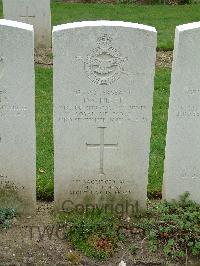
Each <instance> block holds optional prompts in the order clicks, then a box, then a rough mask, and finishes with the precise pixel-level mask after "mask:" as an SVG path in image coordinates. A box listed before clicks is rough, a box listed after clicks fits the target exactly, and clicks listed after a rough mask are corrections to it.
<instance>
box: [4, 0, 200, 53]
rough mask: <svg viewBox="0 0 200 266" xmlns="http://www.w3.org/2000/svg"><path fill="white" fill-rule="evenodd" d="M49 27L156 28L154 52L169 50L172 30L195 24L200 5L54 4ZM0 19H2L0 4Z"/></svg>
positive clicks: (56, 2) (57, 2)
mask: <svg viewBox="0 0 200 266" xmlns="http://www.w3.org/2000/svg"><path fill="white" fill-rule="evenodd" d="M51 10H52V24H53V25H59V24H63V23H67V22H74V21H83V20H98V19H106V20H123V21H130V22H136V23H143V24H147V25H150V26H154V27H156V29H157V31H158V48H159V49H165V50H170V49H172V48H173V43H174V32H175V27H176V26H177V25H180V24H184V23H189V22H194V21H199V20H200V5H181V6H168V5H152V6H151V5H148V6H137V5H119V4H118V5H111V4H66V3H63V2H62V1H58V0H54V1H53V2H52V4H51ZM0 17H3V12H2V1H1V0H0Z"/></svg>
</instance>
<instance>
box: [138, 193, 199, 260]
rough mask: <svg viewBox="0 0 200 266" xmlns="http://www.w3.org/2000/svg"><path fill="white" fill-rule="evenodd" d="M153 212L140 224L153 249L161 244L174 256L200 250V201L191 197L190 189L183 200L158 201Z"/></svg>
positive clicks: (166, 254)
mask: <svg viewBox="0 0 200 266" xmlns="http://www.w3.org/2000/svg"><path fill="white" fill-rule="evenodd" d="M149 214H150V216H151V217H148V218H145V219H143V220H141V221H140V222H139V223H138V227H140V228H142V229H143V230H144V231H145V233H146V235H147V238H148V241H149V246H150V248H151V250H152V251H156V250H157V249H158V248H161V249H162V250H163V253H164V255H165V256H167V257H171V258H172V259H176V258H178V257H184V256H186V254H187V253H190V254H192V255H199V254H200V226H199V224H200V205H198V204H197V203H195V202H193V201H191V200H189V193H188V192H186V193H185V194H183V195H182V196H181V197H180V200H179V201H175V200H174V201H173V202H166V201H165V202H160V203H159V204H155V205H154V206H153V207H152V208H151V210H149Z"/></svg>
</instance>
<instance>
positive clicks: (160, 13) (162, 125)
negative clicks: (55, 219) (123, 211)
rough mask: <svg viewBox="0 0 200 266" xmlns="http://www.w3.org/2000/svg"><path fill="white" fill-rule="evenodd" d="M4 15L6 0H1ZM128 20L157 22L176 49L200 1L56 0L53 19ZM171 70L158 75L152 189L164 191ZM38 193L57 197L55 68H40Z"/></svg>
mask: <svg viewBox="0 0 200 266" xmlns="http://www.w3.org/2000/svg"><path fill="white" fill-rule="evenodd" d="M0 16H1V17H2V2H1V1H0ZM96 19H109V20H124V21H132V22H139V23H143V24H148V25H152V26H155V27H156V28H157V30H158V47H159V48H160V49H166V50H168V49H172V48H173V38H174V30H175V26H176V25H178V24H183V23H188V22H192V21H198V20H200V5H185V6H174V7H172V6H164V5H163V6H161V5H160V6H158V5H154V6H135V5H108V4H104V5H103V4H102V5H100V4H66V3H63V2H62V1H58V0H54V1H52V22H53V25H58V24H62V23H66V22H72V21H81V20H96ZM169 84H170V70H169V69H157V71H156V77H155V91H154V107H153V122H152V138H151V154H150V168H149V187H148V191H149V192H150V193H153V194H155V193H156V192H160V191H161V187H162V175H163V160H164V148H165V135H166V123H167V106H168V97H169ZM36 114H37V115H36V119H37V193H38V197H39V198H43V199H52V198H53V136H52V69H44V68H39V67H37V68H36Z"/></svg>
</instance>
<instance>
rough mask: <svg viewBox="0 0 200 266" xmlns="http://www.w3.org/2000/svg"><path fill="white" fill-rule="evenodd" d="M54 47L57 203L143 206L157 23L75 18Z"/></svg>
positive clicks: (59, 31)
mask: <svg viewBox="0 0 200 266" xmlns="http://www.w3.org/2000/svg"><path fill="white" fill-rule="evenodd" d="M53 50H54V143H55V204H56V207H57V208H58V209H62V208H64V209H66V208H70V207H71V208H75V207H77V206H79V207H81V208H84V207H85V206H86V205H87V204H92V205H93V206H95V204H97V205H99V204H100V205H101V207H105V206H106V205H110V206H111V207H114V208H115V210H119V209H120V208H123V210H121V211H124V208H127V207H130V206H127V204H132V205H131V208H132V209H133V208H134V207H135V209H136V208H137V206H138V207H139V208H145V205H146V197H147V177H148V164H149V147H150V135H151V118H152V102H153V100H152V99H153V98H152V96H153V80H154V66H155V57H156V30H155V29H154V28H152V27H148V26H144V25H139V24H133V23H126V22H111V21H96V22H95V21H93V22H80V23H70V24H66V25H60V26H57V27H54V30H53ZM77 204H80V205H77ZM81 204H82V205H81ZM132 209H131V211H132Z"/></svg>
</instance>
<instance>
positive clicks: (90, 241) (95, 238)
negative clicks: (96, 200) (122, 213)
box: [58, 209, 120, 260]
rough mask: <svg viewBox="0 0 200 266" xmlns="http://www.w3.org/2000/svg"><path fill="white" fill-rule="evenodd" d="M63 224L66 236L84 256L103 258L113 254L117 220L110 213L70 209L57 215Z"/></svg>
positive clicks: (115, 243)
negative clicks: (82, 211) (83, 211)
mask: <svg viewBox="0 0 200 266" xmlns="http://www.w3.org/2000/svg"><path fill="white" fill-rule="evenodd" d="M58 221H59V224H60V225H65V228H66V230H65V235H66V238H67V239H68V240H69V241H71V243H72V244H73V246H74V247H75V248H76V249H78V250H80V251H82V252H83V253H84V254H85V255H86V256H89V257H94V258H97V259H100V260H105V259H107V258H109V257H110V256H112V255H113V253H114V250H115V248H116V245H117V241H118V240H119V238H120V235H119V234H118V228H119V220H118V218H116V217H114V215H113V214H111V213H105V212H103V211H102V210H98V209H93V210H90V211H88V212H87V214H85V213H80V212H77V211H71V212H68V213H62V214H61V215H59V217H58Z"/></svg>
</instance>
